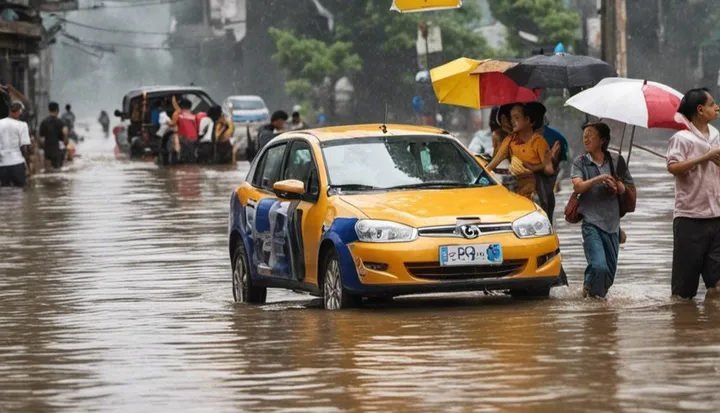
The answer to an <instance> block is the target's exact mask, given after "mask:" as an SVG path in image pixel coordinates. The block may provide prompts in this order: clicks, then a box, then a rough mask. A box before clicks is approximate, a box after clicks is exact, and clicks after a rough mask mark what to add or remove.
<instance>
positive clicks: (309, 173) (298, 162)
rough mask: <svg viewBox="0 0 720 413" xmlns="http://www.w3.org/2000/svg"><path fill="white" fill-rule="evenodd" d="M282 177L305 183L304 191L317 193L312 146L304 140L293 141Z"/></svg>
mask: <svg viewBox="0 0 720 413" xmlns="http://www.w3.org/2000/svg"><path fill="white" fill-rule="evenodd" d="M283 179H297V180H298V181H300V182H302V183H304V184H305V192H306V193H308V194H311V195H317V194H318V193H319V188H318V186H319V185H318V179H317V172H316V167H315V162H314V161H313V157H312V148H311V147H310V144H309V143H308V142H306V141H302V140H297V141H294V142H293V144H292V147H291V148H290V153H289V155H288V160H287V166H286V167H285V173H284V174H283Z"/></svg>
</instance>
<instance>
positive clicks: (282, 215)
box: [248, 198, 304, 281]
mask: <svg viewBox="0 0 720 413" xmlns="http://www.w3.org/2000/svg"><path fill="white" fill-rule="evenodd" d="M299 203H300V201H281V200H278V199H276V198H265V199H263V200H261V201H260V202H258V204H257V207H256V211H255V216H254V220H253V222H252V224H251V229H252V240H253V247H254V248H253V264H254V265H256V266H258V268H266V269H268V270H269V271H270V274H268V275H272V276H273V277H278V278H286V279H296V280H298V281H299V280H301V279H302V278H303V277H304V274H303V273H304V271H301V270H300V267H301V263H300V262H298V258H299V257H300V251H302V249H301V248H299V245H298V240H300V243H301V242H302V241H301V236H299V235H300V234H297V233H296V231H297V228H300V225H297V224H296V222H297V212H302V211H300V210H298V209H297V206H298V204H299ZM300 219H302V216H300ZM248 222H250V220H248ZM260 272H262V271H260Z"/></svg>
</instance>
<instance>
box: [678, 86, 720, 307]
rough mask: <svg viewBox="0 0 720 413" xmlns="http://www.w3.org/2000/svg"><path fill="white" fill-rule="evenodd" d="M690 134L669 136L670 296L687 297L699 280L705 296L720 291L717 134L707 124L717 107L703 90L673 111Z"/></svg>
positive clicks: (694, 291) (691, 94)
mask: <svg viewBox="0 0 720 413" xmlns="http://www.w3.org/2000/svg"><path fill="white" fill-rule="evenodd" d="M678 112H679V113H680V114H681V115H683V117H684V119H683V120H684V121H685V123H686V124H687V126H688V129H689V130H685V131H680V132H678V133H676V134H675V135H673V136H672V138H670V144H669V147H668V152H667V169H668V172H670V173H671V174H673V175H674V176H675V213H674V220H673V265H672V294H673V296H674V297H681V298H686V299H691V298H693V297H695V295H696V294H697V290H698V284H699V281H700V276H702V278H703V281H704V282H705V287H707V289H708V293H709V294H712V293H714V294H717V293H718V289H719V288H720V166H718V165H720V132H718V130H717V129H715V128H714V127H713V126H712V125H710V122H712V121H714V120H716V119H717V118H718V114H720V107H718V105H717V103H715V99H713V97H712V96H711V95H710V92H709V91H708V90H707V89H692V90H690V91H689V92H688V93H687V94H685V97H684V98H683V100H682V102H681V103H680V107H679V108H678Z"/></svg>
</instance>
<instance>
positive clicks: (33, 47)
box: [0, 0, 78, 118]
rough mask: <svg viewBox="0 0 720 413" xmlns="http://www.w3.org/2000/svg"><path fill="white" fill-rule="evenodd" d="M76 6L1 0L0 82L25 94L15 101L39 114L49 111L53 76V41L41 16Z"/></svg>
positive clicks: (63, 0) (58, 0) (73, 1)
mask: <svg viewBox="0 0 720 413" xmlns="http://www.w3.org/2000/svg"><path fill="white" fill-rule="evenodd" d="M77 7H78V2H77V0H70V1H68V0H0V83H1V84H3V85H8V84H9V85H12V86H13V88H14V89H15V90H17V91H18V92H19V93H20V94H21V95H22V98H21V97H18V96H13V98H14V99H21V100H24V101H25V104H26V105H29V106H30V109H31V110H32V111H34V112H35V113H36V115H40V116H41V115H42V114H43V113H44V112H45V111H46V108H47V102H48V99H49V93H50V85H51V76H50V75H51V73H52V50H51V47H50V45H51V44H52V39H51V38H50V37H49V36H48V32H47V31H46V30H45V28H44V27H43V25H42V17H41V14H40V13H41V11H47V12H55V11H63V10H74V9H77ZM36 118H37V116H36Z"/></svg>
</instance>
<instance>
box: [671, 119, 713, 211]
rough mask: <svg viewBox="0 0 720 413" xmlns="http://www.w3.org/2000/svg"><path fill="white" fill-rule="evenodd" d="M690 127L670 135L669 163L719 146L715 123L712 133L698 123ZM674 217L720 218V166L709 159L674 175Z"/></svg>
mask: <svg viewBox="0 0 720 413" xmlns="http://www.w3.org/2000/svg"><path fill="white" fill-rule="evenodd" d="M689 126H690V130H685V131H680V132H677V133H676V134H675V135H673V136H672V138H670V145H669V147H668V152H667V163H668V165H670V164H671V163H674V162H683V161H687V160H690V159H694V158H697V157H700V156H702V155H704V154H705V153H707V152H708V151H710V150H711V149H714V148H718V147H720V132H718V130H717V129H715V128H714V127H713V126H712V125H709V127H710V136H709V137H708V136H705V135H704V134H703V133H702V132H700V131H699V130H698V129H697V128H696V127H695V125H693V124H691V123H689ZM674 216H675V218H678V217H683V218H718V217H720V167H718V166H717V165H715V164H714V163H713V162H706V163H704V164H700V165H697V166H695V167H694V168H692V169H691V170H690V171H689V172H687V173H686V174H684V175H677V176H675V214H674Z"/></svg>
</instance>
